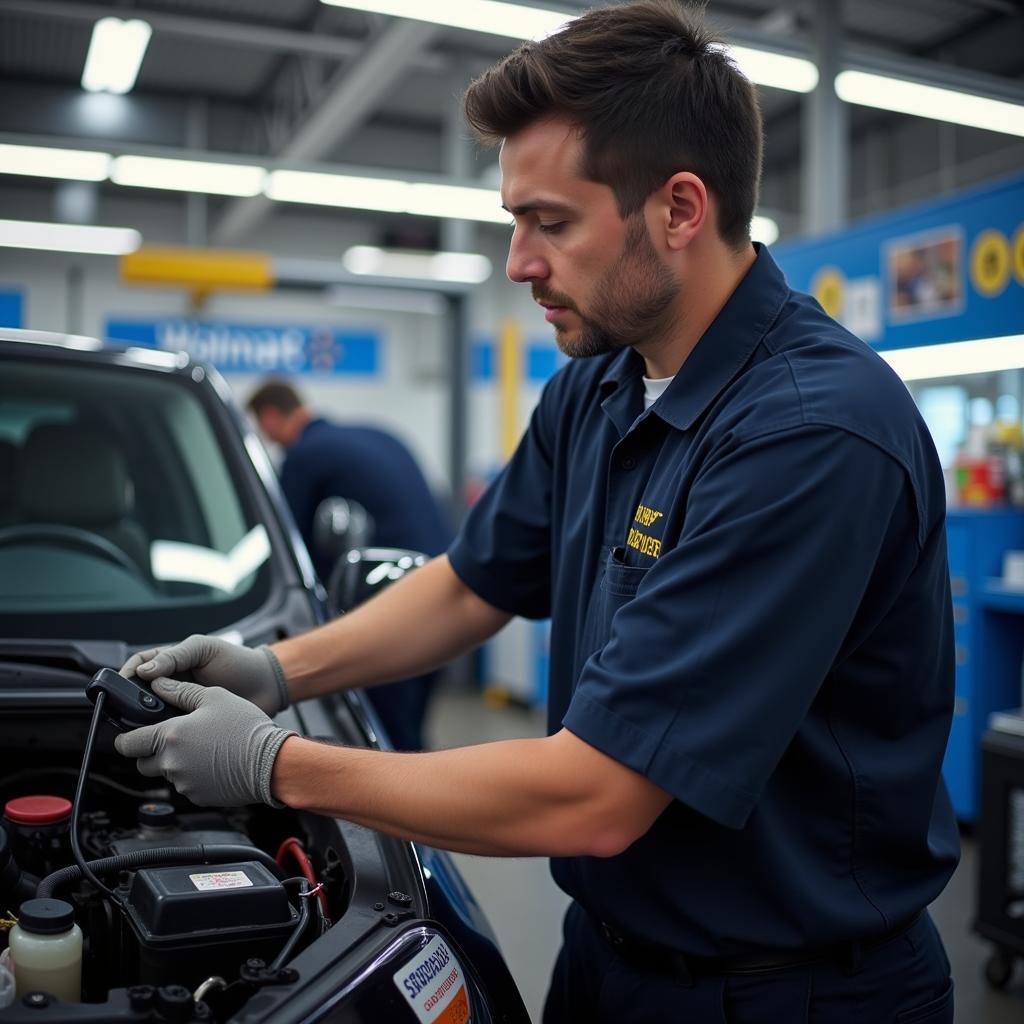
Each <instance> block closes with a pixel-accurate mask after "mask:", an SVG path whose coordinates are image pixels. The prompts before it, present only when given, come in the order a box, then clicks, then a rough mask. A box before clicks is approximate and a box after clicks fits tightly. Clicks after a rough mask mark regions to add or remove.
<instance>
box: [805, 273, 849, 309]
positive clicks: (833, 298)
mask: <svg viewBox="0 0 1024 1024" xmlns="http://www.w3.org/2000/svg"><path fill="white" fill-rule="evenodd" d="M845 292H846V278H845V277H843V272H842V271H841V270H839V269H838V268H836V267H822V268H821V270H819V271H818V272H817V273H816V274H815V275H814V279H813V280H812V281H811V294H812V295H813V296H814V297H815V298H816V299H817V300H818V302H819V303H820V304H821V308H822V309H823V310H825V312H826V313H828V315H829V316H830V317H832V319H833V320H837V319H838V318H839V316H840V314H841V313H842V312H843V299H844V298H845Z"/></svg>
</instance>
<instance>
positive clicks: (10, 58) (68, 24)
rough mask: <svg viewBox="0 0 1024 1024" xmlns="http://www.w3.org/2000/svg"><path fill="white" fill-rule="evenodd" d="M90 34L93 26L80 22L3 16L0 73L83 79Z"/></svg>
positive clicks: (35, 77) (66, 79)
mask: <svg viewBox="0 0 1024 1024" xmlns="http://www.w3.org/2000/svg"><path fill="white" fill-rule="evenodd" d="M91 35H92V26H91V25H89V24H87V23H86V22H81V21H58V20H52V21H50V20H47V21H42V20H39V19H36V18H16V17H0V75H3V76H5V77H10V78H14V77H19V78H34V79H47V80H50V81H54V80H56V81H59V82H65V81H74V80H76V79H80V78H81V76H82V68H83V67H84V66H85V55H86V53H87V52H88V50H89V39H90V37H91Z"/></svg>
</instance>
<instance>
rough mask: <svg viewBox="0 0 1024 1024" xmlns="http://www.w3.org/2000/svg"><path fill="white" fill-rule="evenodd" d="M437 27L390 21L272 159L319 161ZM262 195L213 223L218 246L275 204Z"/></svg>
mask: <svg viewBox="0 0 1024 1024" xmlns="http://www.w3.org/2000/svg"><path fill="white" fill-rule="evenodd" d="M437 33H438V28H437V26H436V25H429V24H427V23H426V22H421V21H395V22H393V23H391V24H389V25H388V26H387V27H386V28H385V29H384V31H383V32H381V34H380V35H379V36H378V37H377V39H375V40H374V41H373V42H372V43H371V44H370V46H369V48H368V49H365V50H364V53H363V55H362V56H361V57H359V58H358V60H356V61H355V63H354V64H353V65H352V66H351V68H350V69H348V70H347V71H346V72H345V73H344V74H343V75H341V76H340V80H339V81H338V82H337V84H336V85H335V86H334V87H333V89H331V90H330V91H329V92H328V93H327V95H326V96H325V97H324V98H323V100H321V101H320V102H319V103H318V104H317V106H316V108H315V109H314V110H313V111H312V112H311V113H310V115H309V116H308V117H307V118H306V120H305V121H304V122H303V123H302V125H301V126H299V128H298V129H297V130H296V132H295V133H294V135H293V136H292V137H291V139H290V140H289V141H288V142H287V143H286V144H285V145H284V146H282V147H281V148H280V150H279V151H278V153H277V154H276V158H277V159H278V160H280V161H284V162H289V163H291V162H301V161H307V160H317V159H319V158H320V157H322V156H323V155H324V154H325V153H329V152H330V151H331V150H332V149H335V148H336V147H337V146H338V145H340V144H341V143H342V142H344V140H345V139H346V138H348V137H349V136H350V135H352V133H353V132H354V131H355V130H356V129H357V128H359V127H360V126H361V125H362V124H363V122H364V121H365V120H366V118H367V117H368V116H369V115H370V114H371V113H372V112H373V109H374V108H375V107H376V106H377V104H378V103H379V102H380V101H381V99H383V98H384V96H386V95H387V94H388V93H389V92H390V91H391V89H392V88H393V87H394V86H395V85H396V84H397V82H398V81H399V80H400V79H401V77H402V76H403V75H404V74H405V73H406V71H407V70H408V68H409V62H410V60H411V58H412V57H413V56H414V55H415V54H416V53H418V52H420V50H422V48H423V47H425V46H427V45H429V43H430V42H431V41H432V40H433V39H434V37H435V36H436V35H437ZM273 205H274V204H273V202H272V201H271V200H270V199H267V198H266V196H257V197H256V198H254V199H236V200H234V201H233V202H232V203H231V204H230V205H229V206H228V208H227V209H226V210H225V211H224V213H223V214H222V216H221V218H220V220H219V221H218V222H217V224H216V225H215V226H214V229H213V238H214V240H215V241H216V242H218V243H220V244H226V243H230V242H234V241H235V240H236V239H237V238H238V237H239V236H240V235H243V234H245V232H247V231H250V230H251V229H252V228H253V227H255V225H256V224H258V223H259V222H260V221H261V220H262V219H263V217H264V216H266V215H267V214H268V213H269V212H270V210H271V209H272V208H273Z"/></svg>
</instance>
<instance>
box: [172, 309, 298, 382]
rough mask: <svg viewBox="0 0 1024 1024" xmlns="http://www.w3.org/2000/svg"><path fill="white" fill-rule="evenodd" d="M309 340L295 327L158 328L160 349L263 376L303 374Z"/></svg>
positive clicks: (178, 324)
mask: <svg viewBox="0 0 1024 1024" xmlns="http://www.w3.org/2000/svg"><path fill="white" fill-rule="evenodd" d="M305 340H306V339H305V334H304V332H303V331H301V330H299V329H298V328H295V327H285V328H283V329H279V330H278V329H274V328H259V327H249V328H246V327H237V326H233V325H231V324H205V323H198V322H195V321H188V320H179V321H174V320H170V321H168V322H166V323H163V324H159V325H158V328H157V343H158V345H159V347H160V348H163V349H168V350H170V351H172V352H187V353H188V354H189V355H190V356H191V357H192V358H193V359H197V360H199V361H200V362H204V363H213V364H214V366H221V367H224V368H225V369H229V368H230V369H245V370H252V371H256V372H262V373H271V372H274V371H283V372H285V373H301V372H302V370H304V369H305V368H306V360H305V347H306V346H305Z"/></svg>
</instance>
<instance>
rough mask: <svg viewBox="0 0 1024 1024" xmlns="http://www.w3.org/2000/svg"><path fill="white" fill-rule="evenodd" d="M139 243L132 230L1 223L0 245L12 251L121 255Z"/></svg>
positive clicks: (43, 223)
mask: <svg viewBox="0 0 1024 1024" xmlns="http://www.w3.org/2000/svg"><path fill="white" fill-rule="evenodd" d="M141 244H142V235H141V234H139V232H138V231H136V230H135V229H134V228H103V227H95V226H93V225H91V224H51V223H45V222H41V221H31V220H0V245H3V246H8V247H10V248H13V249H46V250H48V251H51V252H84V253H95V254H97V255H100V256H123V255H124V254H125V253H129V252H135V250H136V249H138V247H139V246H140V245H141Z"/></svg>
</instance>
